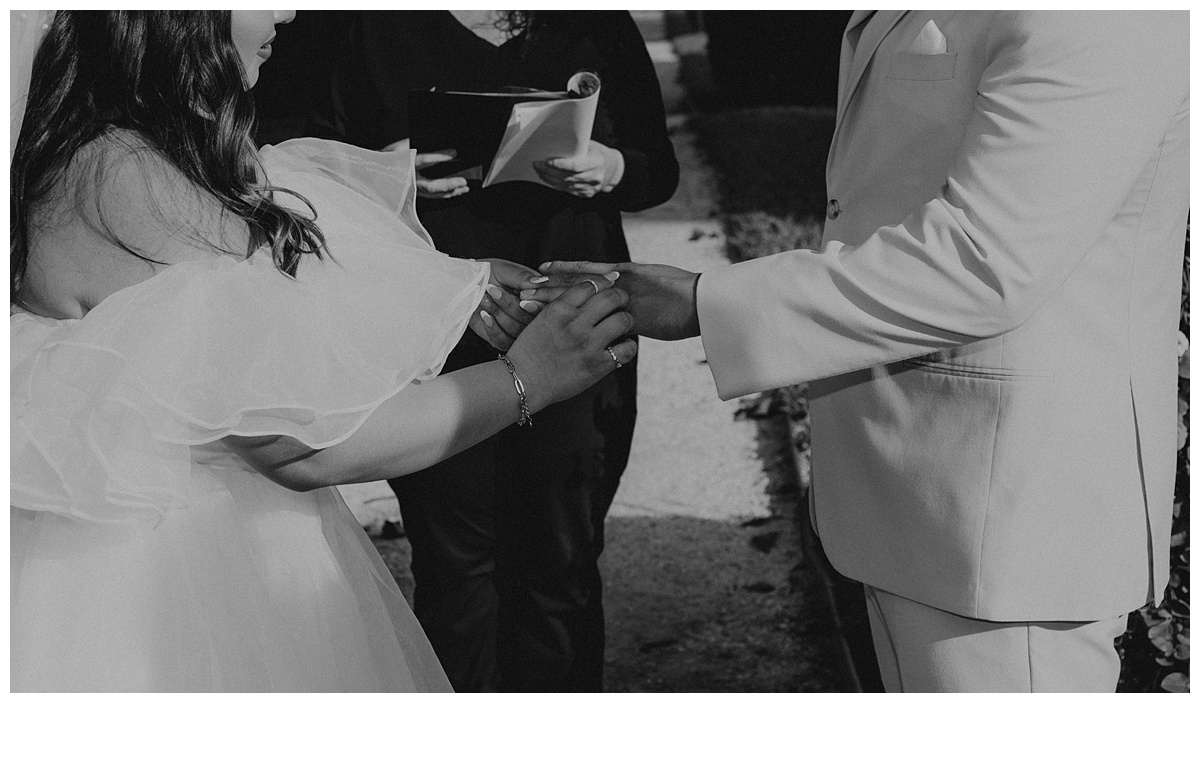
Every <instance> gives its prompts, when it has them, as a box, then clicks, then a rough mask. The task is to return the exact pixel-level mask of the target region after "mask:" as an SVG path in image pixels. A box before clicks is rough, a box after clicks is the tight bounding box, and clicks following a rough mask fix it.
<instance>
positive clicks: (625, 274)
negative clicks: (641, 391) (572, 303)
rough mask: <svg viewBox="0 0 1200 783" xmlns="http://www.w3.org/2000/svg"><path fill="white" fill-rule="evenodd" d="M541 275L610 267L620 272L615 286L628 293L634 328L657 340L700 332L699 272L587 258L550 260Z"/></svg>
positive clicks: (592, 272) (597, 271)
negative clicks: (698, 311)
mask: <svg viewBox="0 0 1200 783" xmlns="http://www.w3.org/2000/svg"><path fill="white" fill-rule="evenodd" d="M539 270H540V271H541V272H542V274H545V275H549V276H550V277H554V276H555V275H573V274H574V275H579V274H584V275H595V274H604V273H605V272H608V271H610V270H616V271H618V272H620V273H621V276H620V277H619V278H617V281H616V285H617V288H621V289H623V290H624V291H625V292H626V293H627V294H629V303H628V304H627V305H626V306H625V309H626V310H627V311H629V313H630V314H631V315H633V320H634V323H635V324H636V325H635V327H634V331H635V332H636V333H637V334H640V335H642V336H644V337H652V338H654V339H656V340H682V339H684V338H685V337H696V336H698V335H699V334H700V320H699V317H698V316H697V314H696V284H697V282H698V281H699V279H700V275H699V274H698V273H695V272H689V271H687V270H686V269H679V268H678V267H674V266H667V265H665V264H595V263H590V262H587V261H552V262H549V263H546V264H542V266H541V267H539Z"/></svg>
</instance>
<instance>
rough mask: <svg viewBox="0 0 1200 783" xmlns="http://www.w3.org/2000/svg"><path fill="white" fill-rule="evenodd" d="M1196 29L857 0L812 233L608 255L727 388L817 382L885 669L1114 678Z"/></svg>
mask: <svg viewBox="0 0 1200 783" xmlns="http://www.w3.org/2000/svg"><path fill="white" fill-rule="evenodd" d="M1187 29H1188V17H1187V14H1186V13H1160V12H1133V13H1108V12H1015V11H997V12H988V11H981V12H955V11H939V12H919V11H909V12H902V11H877V12H874V13H871V12H856V13H855V14H854V16H853V18H852V19H851V21H850V23H849V26H848V27H847V30H846V33H845V39H844V41H843V46H842V61H841V77H840V90H839V93H840V98H839V105H838V114H837V129H836V131H835V133H834V138H833V143H832V147H831V149H830V152H829V161H828V169H827V179H828V183H827V187H828V194H829V202H828V211H827V222H826V224H825V235H824V236H825V245H824V247H823V249H822V250H821V251H820V252H810V251H792V252H786V253H780V254H778V255H775V256H770V257H767V258H760V259H757V260H754V261H749V262H746V263H743V264H738V265H734V266H730V267H726V268H721V269H716V270H712V271H708V272H705V273H704V274H703V276H701V277H699V278H696V276H695V275H692V274H690V273H687V272H684V271H682V270H678V269H675V268H673V267H665V266H657V265H641V264H634V265H630V266H621V267H620V271H621V279H620V281H619V285H623V286H624V287H625V288H626V289H627V290H628V291H629V292H630V293H631V294H632V304H631V306H630V309H631V312H632V313H633V314H634V316H635V318H636V320H637V324H638V325H637V331H638V332H639V333H641V334H644V335H647V336H651V337H658V338H660V339H679V338H683V337H688V336H693V335H696V334H699V335H700V336H701V337H702V338H703V342H704V348H705V352H706V354H707V357H708V362H709V366H710V368H711V370H712V373H713V377H714V378H715V380H716V384H717V389H718V391H719V393H720V395H721V397H722V398H725V399H728V398H730V397H736V396H738V395H742V394H747V393H750V392H754V391H759V390H763V389H770V388H773V387H777V386H782V385H785V384H793V383H798V382H803V381H811V386H810V394H811V417H812V444H813V489H812V501H813V504H814V514H813V519H814V525H815V526H816V527H817V528H818V532H819V534H820V536H821V540H822V542H823V544H824V547H825V549H826V551H827V553H828V555H829V558H830V560H831V561H832V562H833V564H834V565H835V566H836V567H837V569H838V570H839V571H841V572H842V573H843V574H845V575H847V576H849V577H851V578H854V579H856V580H859V581H861V582H863V583H864V584H865V585H866V592H867V603H868V607H869V611H870V615H871V618H870V619H871V627H872V633H873V636H874V641H875V646H876V650H877V652H878V657H879V660H880V665H881V669H882V673H883V675H884V680H885V684H886V685H887V687H888V690H890V691H900V690H906V691H950V690H953V691H1010V690H1024V691H1028V690H1033V691H1054V690H1070V691H1104V690H1108V691H1111V690H1113V689H1114V687H1115V685H1116V682H1117V677H1118V674H1119V668H1120V662H1119V660H1118V657H1117V654H1116V652H1115V650H1114V648H1113V638H1114V637H1116V636H1118V635H1120V634H1121V632H1122V631H1123V630H1124V627H1125V617H1126V613H1127V612H1129V611H1130V610H1132V609H1135V608H1137V607H1139V606H1141V605H1142V604H1144V603H1145V602H1146V601H1147V600H1151V599H1158V598H1159V597H1160V596H1161V594H1162V592H1163V589H1164V587H1165V585H1166V581H1167V577H1168V573H1167V567H1168V546H1169V541H1168V537H1169V531H1170V522H1171V500H1172V488H1173V483H1174V466H1175V459H1174V456H1175V455H1174V443H1175V434H1174V433H1175V382H1176V372H1177V368H1176V353H1175V351H1176V330H1177V319H1178V307H1179V295H1180V278H1181V263H1182V256H1183V244H1184V236H1185V230H1186V223H1187V216H1188V215H1187V211H1188V118H1189V104H1188V86H1189V85H1188V32H1187ZM562 266H564V267H568V268H569V267H570V266H571V265H566V264H563V265H562ZM563 271H565V270H563Z"/></svg>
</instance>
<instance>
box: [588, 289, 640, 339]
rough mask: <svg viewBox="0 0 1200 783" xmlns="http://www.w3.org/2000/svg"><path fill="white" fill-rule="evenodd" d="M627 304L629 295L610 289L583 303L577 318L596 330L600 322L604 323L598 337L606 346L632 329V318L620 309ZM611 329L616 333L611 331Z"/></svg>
mask: <svg viewBox="0 0 1200 783" xmlns="http://www.w3.org/2000/svg"><path fill="white" fill-rule="evenodd" d="M628 302H629V294H627V293H625V292H624V291H622V290H621V289H619V288H610V289H608V290H607V291H601V292H600V293H598V294H596V295H594V296H592V297H591V298H590V299H588V300H587V301H586V302H584V303H583V305H581V306H580V308H579V315H578V316H577V318H578V319H579V321H580V322H581V323H583V324H585V325H587V326H595V327H596V328H597V329H600V324H601V323H602V322H603V323H605V324H606V326H605V327H604V330H603V331H602V332H601V333H600V335H599V337H600V339H602V340H603V341H604V344H605V345H607V344H609V343H610V342H612V341H613V340H615V339H617V338H618V337H620V336H621V335H623V334H625V333H626V332H628V331H629V330H630V329H632V328H633V316H632V315H630V314H629V313H626V312H624V311H621V308H622V307H624V306H625V305H626V303H628ZM618 311H620V312H618ZM610 319H616V320H615V321H614V320H610ZM622 325H623V326H622ZM618 326H622V328H617V327H618ZM613 329H616V331H615V332H614V331H612V330H613Z"/></svg>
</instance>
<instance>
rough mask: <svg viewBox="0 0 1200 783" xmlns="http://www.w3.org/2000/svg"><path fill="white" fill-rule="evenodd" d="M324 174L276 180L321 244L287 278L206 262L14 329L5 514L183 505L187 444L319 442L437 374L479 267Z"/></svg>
mask: <svg viewBox="0 0 1200 783" xmlns="http://www.w3.org/2000/svg"><path fill="white" fill-rule="evenodd" d="M323 177H324V175H322V174H319V173H301V175H300V176H299V177H293V176H290V175H283V176H280V177H279V179H280V180H281V181H283V182H286V183H287V184H288V186H295V187H296V189H297V190H300V191H301V192H304V193H305V195H306V196H307V197H309V198H310V199H311V200H312V202H313V205H314V207H315V208H316V209H317V211H318V213H320V214H321V218H320V221H319V222H320V225H321V226H322V228H323V230H325V232H326V236H327V239H328V242H329V253H328V255H329V257H327V258H326V259H325V260H320V259H317V258H314V257H305V258H304V259H303V260H302V262H301V266H300V270H299V272H298V275H297V277H296V278H295V279H293V278H290V277H287V276H286V275H284V274H282V273H281V272H279V271H278V270H276V269H275V267H274V266H273V265H272V263H271V261H270V259H269V258H268V257H267V255H266V253H265V252H260V253H258V254H256V255H254V256H252V257H251V258H250V259H248V260H240V261H239V260H236V259H232V258H230V257H228V256H217V255H211V256H204V257H197V258H196V259H193V260H188V261H185V262H182V263H178V264H175V265H173V266H171V267H167V268H165V269H164V270H162V271H160V272H159V273H158V274H156V275H155V276H154V277H152V278H150V279H149V280H147V281H145V282H143V283H141V284H138V285H135V286H133V287H131V288H126V289H124V290H122V291H119V292H118V293H116V294H113V295H112V296H110V297H109V298H108V299H106V300H105V301H104V302H102V303H101V304H100V305H99V306H98V307H96V308H95V309H94V310H92V311H91V312H90V313H88V314H87V316H85V317H84V318H83V319H82V320H79V321H74V322H65V323H62V322H58V323H56V322H49V321H46V320H45V319H38V318H35V317H33V316H28V315H23V316H14V317H13V319H12V321H13V328H12V339H11V344H12V348H13V353H12V365H11V374H10V380H11V405H12V409H11V427H12V429H11V442H10V445H11V500H10V502H11V503H12V505H14V506H18V507H21V508H27V509H32V510H50V511H54V512H57V513H61V514H65V515H67V516H70V517H73V518H76V519H81V520H90V521H98V522H149V523H154V522H157V521H159V520H161V519H162V518H163V517H164V515H166V514H169V513H171V511H172V509H181V508H185V507H186V505H187V503H188V494H189V491H190V490H189V481H190V477H191V472H192V470H193V455H192V452H191V448H192V447H194V446H199V445H202V444H206V443H211V442H213V441H216V440H219V439H221V438H223V437H225V436H227V435H234V434H236V435H272V434H277V435H284V436H288V437H291V438H295V439H297V440H299V441H301V442H303V443H305V444H308V445H309V446H312V447H313V448H324V447H328V446H331V445H333V444H336V443H338V442H340V441H342V440H344V439H345V438H347V437H349V436H350V435H351V434H352V433H354V432H355V430H357V429H358V428H359V427H360V426H361V425H362V423H363V422H364V421H365V420H366V419H367V417H369V416H370V415H371V413H372V412H373V411H374V410H375V409H376V408H377V407H378V406H379V405H380V404H381V403H383V402H384V401H385V400H387V399H389V398H390V397H392V396H393V395H395V394H396V393H397V392H398V391H399V390H400V389H402V388H403V387H404V386H405V385H407V384H409V383H412V382H420V381H422V380H425V379H428V378H431V377H433V376H434V375H436V374H437V373H438V372H439V371H440V369H441V367H442V364H443V363H444V361H445V358H446V356H447V354H448V353H449V351H450V349H451V348H453V346H454V345H455V343H456V342H457V340H458V338H459V337H460V336H461V334H462V332H463V330H464V329H465V327H466V324H467V321H468V319H469V318H470V316H471V313H472V311H473V310H474V308H475V307H476V305H477V304H478V303H479V301H480V299H481V297H482V295H483V290H484V287H485V285H486V283H487V275H488V266H487V265H486V264H481V263H475V262H470V261H462V260H458V259H452V258H448V257H446V256H444V255H442V254H440V253H437V252H436V251H434V250H433V249H432V248H430V247H429V246H428V245H426V244H424V242H423V241H421V240H420V238H419V237H418V236H417V235H416V234H415V232H414V231H413V230H412V228H411V227H409V226H408V225H407V224H406V223H405V222H404V221H402V220H397V217H398V215H397V214H396V213H395V212H392V211H391V207H390V206H388V205H387V202H386V201H385V202H384V203H380V202H378V201H375V200H373V199H370V198H367V197H366V196H365V195H363V194H361V193H359V192H357V191H352V190H348V189H347V187H346V186H345V185H344V184H332V183H334V181H333V180H329V179H324V180H323V181H324V182H326V183H331V184H320V182H321V181H322V178H323ZM306 178H311V180H307V179H306ZM273 180H274V177H273ZM301 185H303V186H305V187H304V189H303V190H301V188H300V186H301ZM398 208H399V209H400V210H401V211H403V209H404V207H403V206H402V205H400V206H399V207H398ZM373 210H374V211H373ZM413 219H414V220H415V218H413ZM418 225H419V224H418Z"/></svg>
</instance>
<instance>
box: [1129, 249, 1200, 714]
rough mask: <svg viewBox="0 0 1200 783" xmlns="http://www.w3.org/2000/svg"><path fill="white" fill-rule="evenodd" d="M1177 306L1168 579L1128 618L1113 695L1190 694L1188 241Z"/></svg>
mask: <svg viewBox="0 0 1200 783" xmlns="http://www.w3.org/2000/svg"><path fill="white" fill-rule="evenodd" d="M1183 252H1184V262H1183V302H1182V304H1181V306H1180V315H1179V404H1178V410H1179V425H1178V428H1177V433H1178V435H1177V439H1176V444H1175V445H1176V448H1177V449H1178V456H1177V457H1176V468H1175V507H1174V512H1175V519H1174V520H1173V522H1172V525H1171V578H1170V582H1169V583H1168V585H1167V594H1166V597H1165V598H1164V600H1163V602H1162V603H1161V604H1159V605H1158V606H1154V605H1153V604H1147V605H1146V606H1144V607H1142V608H1141V609H1139V610H1138V611H1136V612H1133V613H1132V614H1130V616H1129V629H1128V630H1127V631H1126V632H1125V635H1124V636H1122V637H1120V638H1119V639H1118V640H1117V650H1118V651H1119V652H1120V653H1121V682H1120V684H1119V685H1118V686H1117V690H1118V691H1123V692H1131V691H1132V692H1143V693H1144V692H1152V691H1153V692H1157V691H1171V692H1174V693H1190V692H1191V677H1190V672H1191V663H1190V661H1191V599H1190V598H1189V593H1190V585H1191V514H1190V508H1191V498H1190V496H1189V486H1188V485H1189V483H1190V479H1191V475H1192V460H1191V454H1190V451H1191V449H1190V448H1189V433H1188V400H1189V399H1190V392H1191V374H1192V373H1191V361H1190V359H1191V351H1190V344H1189V339H1190V335H1191V321H1192V319H1191V294H1190V292H1191V236H1190V232H1189V236H1188V241H1187V243H1186V244H1185V245H1184V251H1183Z"/></svg>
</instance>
